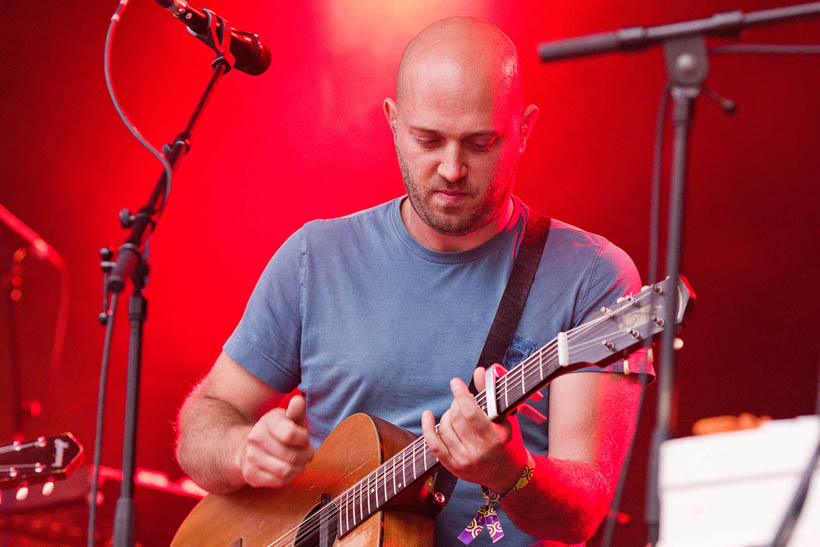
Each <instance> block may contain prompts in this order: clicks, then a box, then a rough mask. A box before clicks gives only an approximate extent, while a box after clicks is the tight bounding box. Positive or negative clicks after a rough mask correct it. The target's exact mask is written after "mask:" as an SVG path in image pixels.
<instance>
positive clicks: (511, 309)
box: [433, 210, 550, 500]
mask: <svg viewBox="0 0 820 547" xmlns="http://www.w3.org/2000/svg"><path fill="white" fill-rule="evenodd" d="M549 231H550V219H549V217H544V216H541V215H539V214H538V213H536V212H535V211H533V210H530V215H529V217H528V218H527V226H526V227H525V228H524V237H523V238H522V239H521V245H520V246H519V247H518V254H517V255H516V257H515V262H514V263H513V267H512V271H511V272H510V278H509V279H508V280H507V286H506V287H505V288H504V294H503V295H502V296H501V302H499V304H498V310H497V311H496V312H495V318H494V319H493V324H492V326H491V327H490V332H489V333H488V334H487V339H486V340H485V341H484V349H482V350H481V356H480V357H479V358H478V363H476V368H478V367H485V368H486V367H488V366H490V365H492V364H493V363H502V362H503V361H504V354H506V353H507V348H508V347H509V346H510V343H512V339H513V336H514V335H515V330H516V329H517V328H518V322H519V321H520V320H521V314H522V313H523V311H524V304H526V303H527V296H529V294H530V287H532V281H533V279H535V272H537V271H538V265H539V264H540V263H541V255H542V254H543V253H544V246H545V245H546V243H547V235H549ZM470 391H471V392H472V393H473V395H476V394H477V393H478V391H477V390H476V388H475V382H473V380H472V379H470ZM457 480H458V479H456V477H455V476H454V475H453V474H452V473H450V472H449V471H447V469H445V468H443V467H442V468H441V469H440V470H439V471H438V472H437V473H436V477H435V479H434V480H433V492H435V493H436V494H437V498H438V497H439V494H441V495H443V498H441V499H444V500H449V499H450V494H452V492H453V488H455V486H456V481H457Z"/></svg>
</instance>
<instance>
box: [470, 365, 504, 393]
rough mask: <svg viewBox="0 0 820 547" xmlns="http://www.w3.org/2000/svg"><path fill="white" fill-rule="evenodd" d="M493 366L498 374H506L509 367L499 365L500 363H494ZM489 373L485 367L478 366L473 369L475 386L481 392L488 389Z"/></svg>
mask: <svg viewBox="0 0 820 547" xmlns="http://www.w3.org/2000/svg"><path fill="white" fill-rule="evenodd" d="M490 366H491V367H494V368H495V374H496V376H499V377H500V376H504V375H505V374H506V373H507V369H505V368H504V367H502V366H501V365H499V364H498V363H493V364H492V365H490ZM486 380H487V373H486V369H485V368H484V367H476V368H475V371H473V383H475V388H476V389H477V390H478V391H479V392H481V391H484V390H485V389H487V381H486Z"/></svg>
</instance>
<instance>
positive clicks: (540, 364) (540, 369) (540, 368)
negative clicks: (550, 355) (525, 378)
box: [538, 350, 544, 381]
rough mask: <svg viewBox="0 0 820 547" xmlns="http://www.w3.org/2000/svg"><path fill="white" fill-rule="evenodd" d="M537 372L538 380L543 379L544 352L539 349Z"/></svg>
mask: <svg viewBox="0 0 820 547" xmlns="http://www.w3.org/2000/svg"><path fill="white" fill-rule="evenodd" d="M538 374H539V380H541V381H543V380H544V352H543V351H541V350H539V351H538Z"/></svg>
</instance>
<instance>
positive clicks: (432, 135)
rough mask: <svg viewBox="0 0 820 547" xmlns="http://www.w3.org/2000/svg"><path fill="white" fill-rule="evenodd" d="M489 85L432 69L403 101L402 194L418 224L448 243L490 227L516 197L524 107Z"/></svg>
mask: <svg viewBox="0 0 820 547" xmlns="http://www.w3.org/2000/svg"><path fill="white" fill-rule="evenodd" d="M482 80H484V83H483V84H482V83H481V82H482ZM486 80H487V79H486V78H481V77H476V75H475V74H470V71H469V70H466V69H465V68H464V67H459V66H457V65H456V66H453V64H452V63H446V62H428V63H427V66H422V67H416V70H414V72H413V74H411V75H410V76H409V77H408V79H407V82H406V86H405V88H404V89H403V93H402V94H401V97H400V99H399V104H398V116H397V117H396V118H395V120H396V124H395V126H394V135H395V144H396V153H397V155H398V160H399V166H400V168H401V173H402V178H403V179H404V186H405V188H406V189H407V195H408V197H409V199H410V203H411V205H412V206H413V209H415V211H416V213H417V214H418V215H419V217H420V218H421V219H422V220H423V221H424V222H425V223H426V224H427V225H428V226H430V227H431V228H433V229H434V230H436V231H437V232H439V233H441V234H444V235H450V236H459V235H465V234H468V233H470V232H472V231H474V230H476V229H478V228H480V227H482V226H484V225H485V224H487V223H488V222H490V221H491V220H493V219H494V218H496V217H497V216H498V215H499V214H500V213H501V211H502V209H503V207H504V206H505V205H506V203H507V200H508V198H509V196H510V194H511V192H512V186H513V180H514V178H515V171H516V165H517V163H518V158H519V156H520V147H521V141H520V130H519V128H520V117H521V112H520V105H514V104H512V103H514V101H511V100H509V99H508V95H509V94H508V93H506V90H498V89H496V88H497V87H498V86H497V85H496V84H495V83H494V82H487V81H486ZM516 110H517V111H516Z"/></svg>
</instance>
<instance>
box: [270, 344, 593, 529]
mask: <svg viewBox="0 0 820 547" xmlns="http://www.w3.org/2000/svg"><path fill="white" fill-rule="evenodd" d="M593 343H594V342H593ZM549 345H550V344H548V345H547V346H549ZM547 346H544V347H543V348H541V350H539V351H538V352H536V353H533V355H532V356H531V357H530V358H528V360H530V364H532V363H534V362H535V361H539V363H538V365H537V366H536V367H526V365H527V362H526V361H527V360H525V362H522V364H521V366H520V367H515V368H514V369H512V370H511V371H510V373H508V374H506V375H505V376H502V377H501V378H499V385H498V388H499V392H505V391H507V390H508V388H506V387H505V386H504V385H503V384H506V383H509V382H515V383H518V382H520V381H521V379H520V378H515V376H519V377H520V376H522V374H523V375H526V376H533V375H536V374H537V375H539V376H540V375H541V372H540V371H539V370H535V371H533V370H532V368H537V369H540V368H542V367H543V364H542V361H543V357H544V356H543V354H544V353H548V354H549V355H548V356H547V359H548V360H549V359H552V358H554V356H555V354H556V351H555V348H554V347H547ZM544 350H548V351H544ZM539 354H540V355H539ZM527 368H529V370H527ZM549 376H550V375H549V374H546V375H545V377H546V378H548V377H549ZM524 381H526V379H524ZM480 396H484V397H481V398H482V399H483V398H485V397H486V392H482V393H480V394H479V395H478V396H477V397H476V399H477V402H478V403H479V404H483V403H484V401H483V400H482V401H479V400H478V399H479V397H480ZM417 448H421V449H422V451H429V448H428V447H427V446H426V444H425V443H424V439H423V437H419V438H417V439H415V440H414V441H413V442H412V443H411V444H410V445H408V447H405V449H403V450H402V451H400V452H399V453H397V454H396V455H395V456H394V457H393V458H391V459H390V460H388V461H387V462H385V464H382V466H380V467H379V468H377V469H376V470H375V471H373V472H371V473H370V474H369V475H368V476H367V477H365V478H364V479H362V480H361V481H359V482H358V483H357V485H354V486H353V487H351V488H349V489H348V490H347V491H345V492H344V493H342V494H340V495H339V496H338V497H337V498H336V499H335V500H334V502H336V503H333V504H332V507H335V511H334V510H330V511H327V510H325V511H322V510H320V511H319V512H317V513H316V514H314V515H313V516H312V517H309V518H308V519H307V520H305V521H304V522H303V523H302V525H301V526H299V527H298V528H294V529H293V530H292V531H291V532H290V533H286V534H285V535H284V536H282V537H280V539H281V540H290V539H291V538H292V537H294V536H296V537H298V536H299V534H300V533H301V534H302V535H301V539H308V538H311V537H313V536H315V534H316V533H317V532H318V530H319V528H320V527H321V526H322V524H325V523H326V522H328V521H329V520H330V519H333V520H335V519H336V518H337V517H339V515H340V514H342V515H345V514H349V513H351V512H352V514H353V525H354V526H356V525H358V524H359V521H363V520H364V519H365V518H366V517H365V516H364V514H363V512H362V511H361V508H360V510H359V515H360V516H357V515H356V507H355V506H356V501H357V500H356V497H357V496H360V495H361V492H360V493H358V494H357V493H356V492H355V490H356V489H357V488H358V489H359V490H362V489H363V488H362V486H363V485H364V484H368V485H369V484H370V483H371V482H374V481H372V480H371V479H372V477H373V475H375V476H376V479H375V484H374V485H373V486H368V488H367V491H368V492H367V494H368V496H370V495H371V492H372V490H373V489H374V488H375V489H376V490H377V491H380V490H381V489H382V487H384V486H386V484H387V481H389V478H388V475H393V476H395V466H396V464H397V463H398V460H399V459H404V460H405V461H406V452H407V451H408V449H409V450H410V452H412V453H413V455H412V456H411V457H412V458H413V460H415V462H418V461H419V458H418V457H417V456H416V455H415V452H416V449H417ZM430 458H431V459H432V460H435V458H434V457H433V456H432V454H430ZM404 465H405V466H406V464H404ZM379 471H381V473H379ZM426 471H427V469H424V472H426ZM422 474H423V473H422ZM379 475H381V476H379ZM412 482H415V479H414V480H413V481H412ZM406 486H407V485H404V484H403V485H402V486H400V487H398V488H397V487H396V486H395V485H394V487H393V488H392V490H394V492H393V496H395V495H396V493H397V492H398V491H400V490H401V488H404V487H406ZM386 497H388V496H385V498H386ZM377 499H378V495H377ZM385 503H386V500H385ZM360 507H361V505H360ZM351 509H352V511H351ZM371 515H372V512H371V511H368V515H367V517H369V516H371ZM351 528H352V527H351ZM275 544H277V543H276V542H275V543H272V544H271V545H275Z"/></svg>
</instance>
